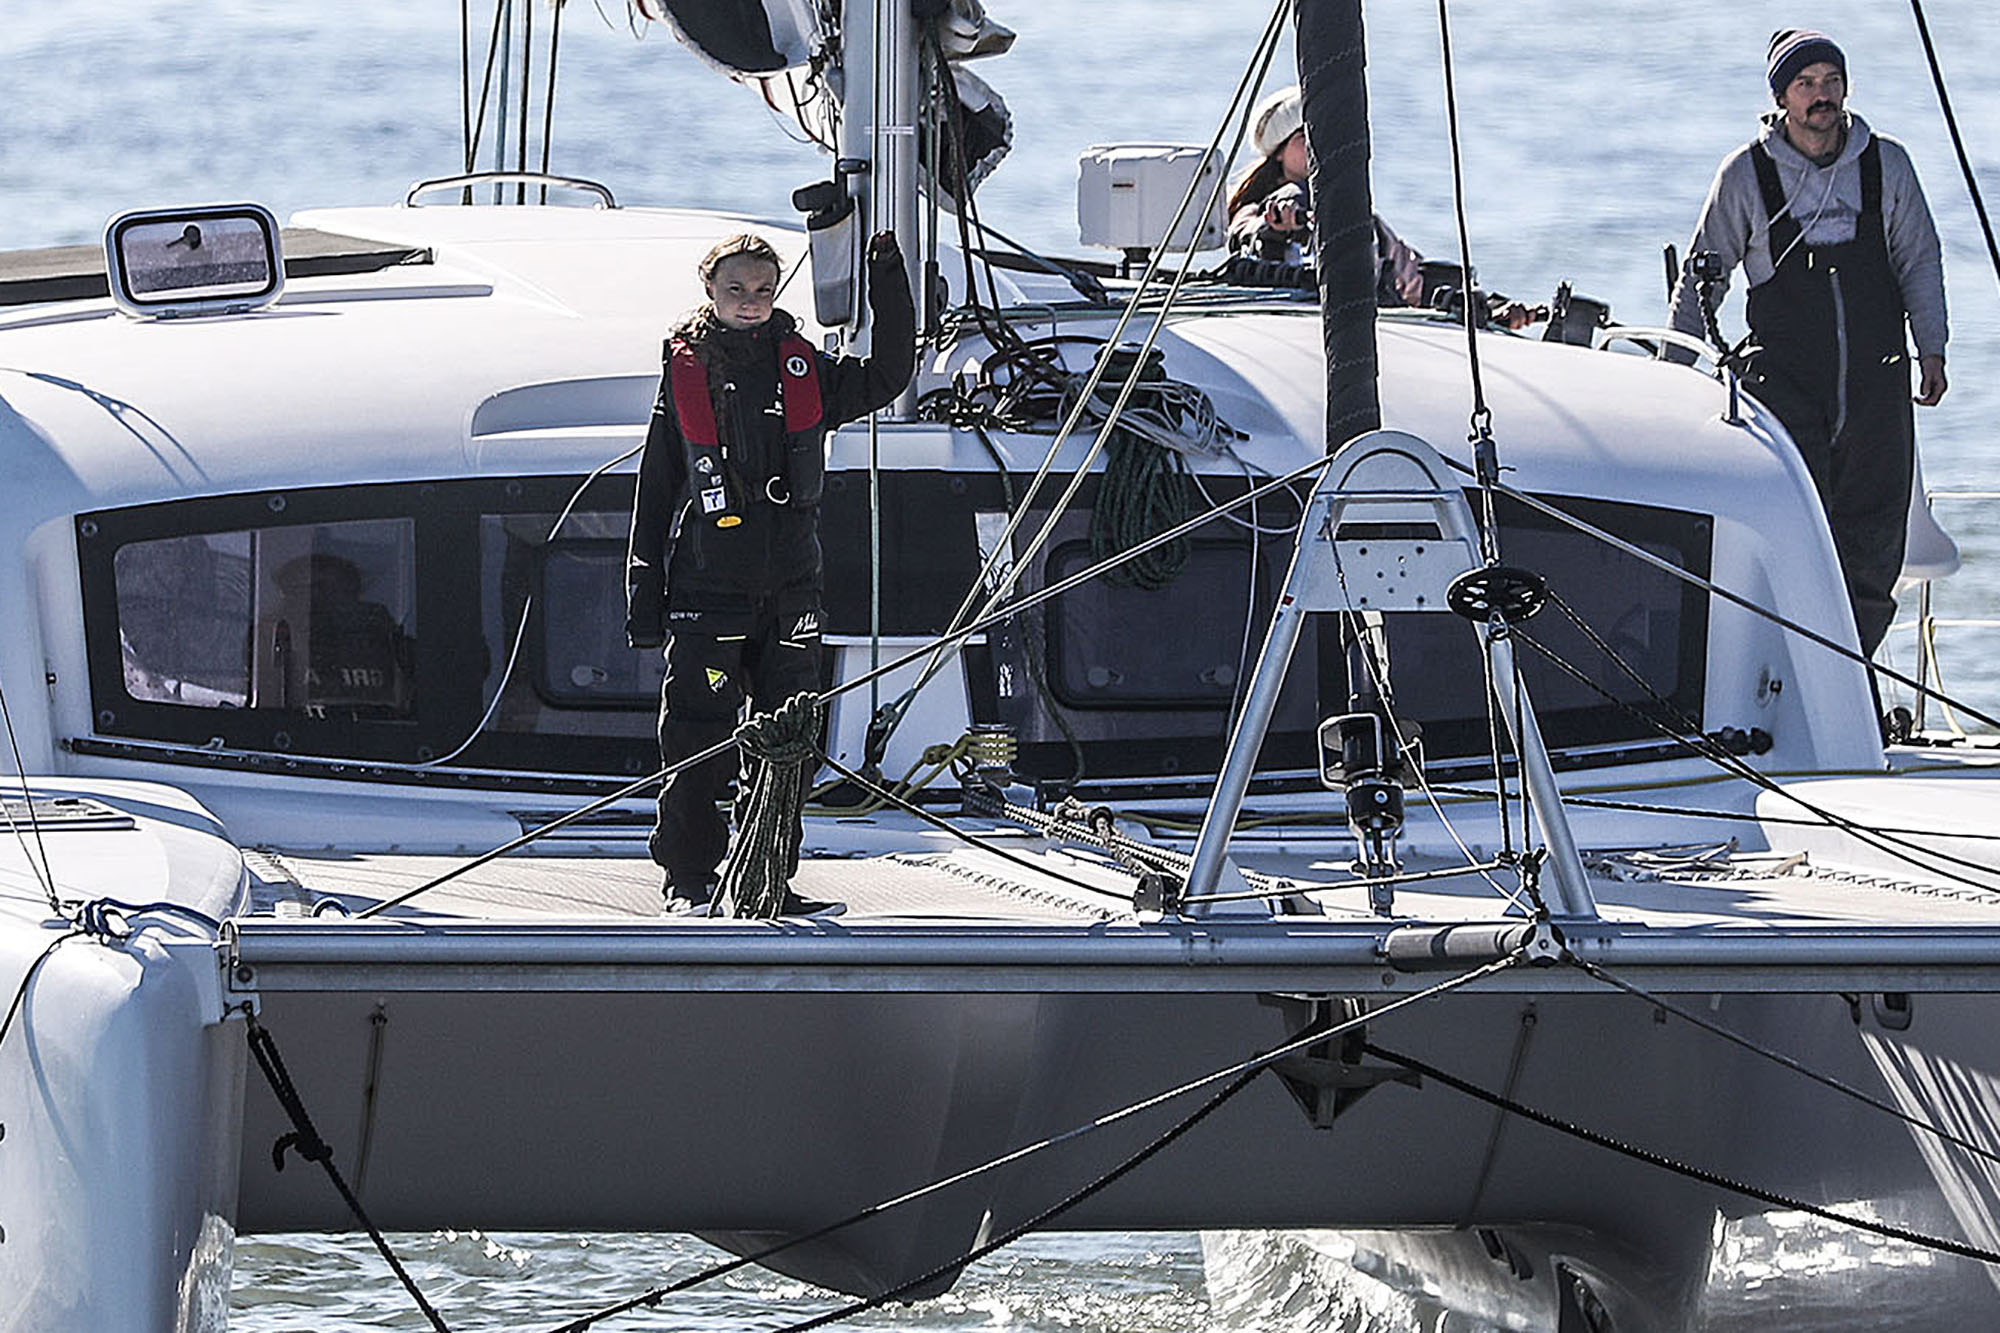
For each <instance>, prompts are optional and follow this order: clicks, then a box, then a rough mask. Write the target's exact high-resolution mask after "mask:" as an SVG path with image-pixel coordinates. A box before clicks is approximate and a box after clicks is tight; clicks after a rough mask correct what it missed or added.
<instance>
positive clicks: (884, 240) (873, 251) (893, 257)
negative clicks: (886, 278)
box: [868, 231, 903, 264]
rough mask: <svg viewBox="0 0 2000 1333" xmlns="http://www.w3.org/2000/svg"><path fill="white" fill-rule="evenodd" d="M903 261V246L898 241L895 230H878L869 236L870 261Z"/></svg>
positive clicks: (879, 262) (873, 262)
mask: <svg viewBox="0 0 2000 1333" xmlns="http://www.w3.org/2000/svg"><path fill="white" fill-rule="evenodd" d="M891 261H894V262H895V263H898V264H900V263H902V262H903V247H902V246H900V245H898V244H897V243H896V233H895V232H893V231H878V232H876V233H875V234H874V235H873V236H870V237H869V238H868V262H869V263H871V264H882V263H888V262H891Z"/></svg>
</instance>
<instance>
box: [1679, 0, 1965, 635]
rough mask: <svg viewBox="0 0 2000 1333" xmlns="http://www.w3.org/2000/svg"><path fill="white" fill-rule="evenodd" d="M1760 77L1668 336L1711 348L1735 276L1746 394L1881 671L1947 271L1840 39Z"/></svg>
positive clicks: (1900, 157) (1912, 179)
mask: <svg viewBox="0 0 2000 1333" xmlns="http://www.w3.org/2000/svg"><path fill="white" fill-rule="evenodd" d="M1765 77H1766V79H1767V81H1768V82H1769V84H1770V90H1771V95H1772V97H1773V98H1774V99H1775V100H1776V102H1777V106H1776V107H1775V108H1774V109H1772V110H1771V111H1768V112H1766V113H1765V115H1764V117H1763V129H1762V130H1761V132H1760V133H1759V134H1758V136H1757V138H1756V140H1755V141H1754V142H1752V143H1750V144H1748V145H1746V146H1744V147H1742V148H1739V149H1737V150H1736V151H1735V152H1733V153H1731V154H1730V155H1729V156H1728V157H1727V158H1726V159H1724V160H1723V163H1722V166H1721V168H1720V170H1718V171H1717V172H1716V175H1715V183H1714V184H1713V185H1712V186H1711V187H1710V188H1709V192H1708V201H1707V202H1706V203H1705V204H1703V205H1702V211H1701V221H1700V222H1699V223H1698V224H1697V225H1696V227H1695V233H1694V239H1693V240H1692V241H1690V242H1689V243H1688V254H1689V259H1690V263H1689V270H1690V271H1689V272H1688V273H1684V274H1683V275H1682V276H1681V278H1680V280H1679V281H1678V282H1677V284H1676V286H1675V290H1674V297H1673V314H1672V318H1673V324H1674V327H1675V328H1677V329H1679V330H1681V331H1683V332H1685V333H1689V334H1692V335H1694V336H1696V337H1702V336H1704V334H1705V333H1707V332H1708V331H1709V317H1710V316H1711V315H1712V314H1713V311H1714V309H1715V306H1716V305H1717V304H1718V303H1719V302H1720V301H1721V300H1722V294H1723V291H1724V290H1725V289H1726V287H1727V284H1728V275H1729V273H1730V271H1731V270H1733V269H1734V268H1736V267H1737V266H1738V265H1739V264H1740V265H1741V266H1742V268H1743V275H1744V278H1745V279H1746V281H1747V282H1748V283H1749V288H1750V291H1749V298H1748V301H1749V308H1748V312H1747V313H1748V319H1749V324H1750V333H1751V342H1752V343H1753V344H1755V345H1754V347H1753V348H1752V350H1751V352H1750V355H1749V359H1748V363H1747V365H1746V367H1745V370H1744V383H1745V385H1746V387H1748V388H1749V390H1750V392H1751V393H1752V394H1753V395H1755V396H1756V398H1757V400H1758V401H1759V402H1761V403H1763V404H1764V405H1765V406H1766V407H1768V408H1770V409H1771V410H1772V411H1773V412H1775V413H1776V414H1777V416H1778V419H1779V420H1780V421H1782V422H1783V423H1784V425H1785V429H1786V431H1787V432H1788V433H1790V435H1791V437H1792V442H1793V443H1794V444H1796V445H1797V446H1798V449H1799V453H1800V455H1801V456H1802V457H1803V458H1804V460H1805V463H1806V467H1807V469H1808V470H1809V471H1810V472H1811V473H1812V478H1813V483H1814V485H1815V486H1816V487H1817V488H1818V490H1819V494H1820V500H1821V501H1822V503H1824V504H1825V506H1826V515H1827V522H1828V524H1829V526H1830V527H1831V528H1832V530H1833V542H1834V547H1835V549H1836V550H1837V551H1838V552H1839V554H1840V567H1841V572H1842V573H1843V575H1844V576H1845V577H1846V580H1847V593H1848V600H1849V601H1850V602H1851V603H1852V605H1853V608H1854V621H1855V629H1856V631H1857V633H1858V635H1859V638H1860V642H1861V649H1862V651H1863V652H1865V653H1873V652H1874V651H1875V648H1876V646H1877V645H1878V644H1880V643H1881V642H1882V638H1883V636H1884V635H1885V634H1886V633H1887V632H1888V629H1889V625H1890V623H1891V621H1892V620H1893V619H1894V616H1895V610H1896V603H1895V600H1894V599H1893V597H1892V596H1891V592H1892V590H1893V589H1894V587H1895V584H1896V579H1897V577H1898V576H1899V575H1900V573H1901V572H1902V567H1903V545H1904V539H1905V537H1906V535H1907V525H1908V514H1909V505H1910V477H1911V467H1912V460H1913V458H1914V456H1915V421H1914V414H1913V413H1912V412H1911V410H1910V405H1911V401H1912V399H1911V395H1910V354H1909V341H1908V339H1909V338H1914V339H1915V341H1916V346H1917V361H1918V380H1917V393H1916V398H1915V401H1916V402H1917V403H1920V404H1922V405H1924V406H1926V407H1929V406H1931V405H1933V404H1935V403H1936V402H1937V401H1938V400H1939V399H1940V398H1942V397H1944V393H1945V388H1946V380H1945V373H1944V348H1945V339H1946V337H1947V335H1948V333H1949V328H1948V326H1947V322H1946V318H1945V304H1944V261H1943V256H1942V254H1941V252H1940V247H1939V245H1938V234H1937V227H1936V225H1935V224H1934V223H1933V222H1932V220H1931V211H1930V206H1929V205H1928V204H1927V203H1926V202H1925V201H1924V192H1923V187H1922V186H1920V185H1919V184H1918V183H1917V173H1916V169H1915V168H1914V167H1912V166H1911V165H1910V155H1909V153H1908V152H1907V151H1905V150H1904V148H1903V145H1902V144H1900V143H1898V142H1896V141H1895V140H1894V139H1890V138H1887V137H1885V136H1882V135H1879V134H1875V133H1872V132H1871V131H1870V130H1869V128H1868V125H1867V122H1865V121H1863V120H1862V119H1861V117H1859V116H1857V115H1855V114H1854V113H1853V112H1851V111H1849V110H1848V109H1847V106H1846V102H1847V57H1846V56H1845V55H1844V54H1842V52H1841V49H1840V48H1839V47H1838V46H1836V45H1835V44H1834V43H1833V41H1832V39H1831V38H1829V37H1827V35H1826V34H1825V33H1822V32H1815V31H1813V30H1811V29H1807V28H1786V29H1784V30H1782V31H1780V32H1777V33H1773V34H1772V36H1771V46H1770V51H1769V53H1768V56H1767V60H1766V65H1765ZM1698 255H1706V256H1712V257H1713V259H1712V260H1710V261H1709V262H1708V263H1706V264H1705V265H1704V267H1705V268H1706V269H1707V276H1706V277H1703V276H1701V275H1699V274H1696V273H1695V272H1694V271H1693V270H1694V269H1695V268H1696V267H1697V266H1696V264H1695V263H1694V259H1695V257H1696V256H1698ZM1704 284H1706V291H1705V292H1704V291H1703V285H1704ZM1704 301H1705V302H1706V309H1704ZM1906 326H1907V337H1906Z"/></svg>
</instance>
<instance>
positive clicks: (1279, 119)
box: [1250, 84, 1306, 157]
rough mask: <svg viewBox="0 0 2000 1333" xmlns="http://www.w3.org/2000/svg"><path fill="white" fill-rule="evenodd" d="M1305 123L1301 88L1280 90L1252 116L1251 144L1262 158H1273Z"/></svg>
mask: <svg viewBox="0 0 2000 1333" xmlns="http://www.w3.org/2000/svg"><path fill="white" fill-rule="evenodd" d="M1305 123H1306V113H1305V106H1304V104H1303V103H1302V102H1301V101H1300V100H1299V89H1298V85H1297V84H1294V85H1292V86H1291V87H1290V88H1280V89H1279V90H1278V91H1277V92H1275V93H1272V94H1271V95H1270V96H1269V97H1267V98H1265V99H1264V100H1263V101H1261V102H1259V103H1258V104H1257V109H1256V110H1255V111H1253V112H1252V113H1251V114H1250V142H1251V143H1252V144H1253V145H1255V146H1256V149H1257V152H1258V153H1259V154H1261V155H1262V156H1264V157H1270V156H1271V155H1272V154H1274V153H1276V152H1277V151H1278V150H1279V149H1280V148H1283V147H1284V146H1285V140H1287V139H1289V138H1291V137H1292V136H1293V135H1294V134H1296V133H1298V132H1299V129H1300V127H1301V126H1303V125H1304V124H1305Z"/></svg>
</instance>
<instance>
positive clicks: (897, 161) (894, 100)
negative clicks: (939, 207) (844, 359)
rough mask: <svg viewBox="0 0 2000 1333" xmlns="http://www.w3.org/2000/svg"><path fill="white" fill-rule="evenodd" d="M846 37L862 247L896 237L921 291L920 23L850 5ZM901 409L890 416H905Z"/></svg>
mask: <svg viewBox="0 0 2000 1333" xmlns="http://www.w3.org/2000/svg"><path fill="white" fill-rule="evenodd" d="M844 24H845V26H844V30H843V31H842V33H841V47H842V76H843V80H844V89H843V97H842V116H841V121H840V157H841V160H842V163H843V164H866V166H865V173H866V174H865V177H864V179H865V181H866V185H865V187H864V188H860V189H858V190H856V202H857V204H859V205H860V208H861V217H862V225H861V226H860V227H858V228H856V233H857V237H858V241H857V243H859V244H865V243H866V238H867V237H869V236H871V235H873V234H874V233H876V232H878V231H883V230H888V231H893V232H895V233H896V236H897V238H898V239H899V240H901V241H902V243H903V259H904V263H905V264H907V265H909V266H910V269H911V272H910V290H912V291H919V290H921V289H920V288H919V287H918V286H917V273H916V264H917V262H918V261H919V259H920V258H921V255H920V247H919V246H918V245H917V191H918V179H917V101H918V98H917V85H918V68H917V26H916V25H917V19H916V18H915V16H914V15H913V14H912V13H911V12H910V6H909V4H907V3H901V4H898V3H894V2H893V0H891V2H889V3H884V0H865V2H864V3H856V4H849V5H848V6H846V8H845V12H844ZM845 332H846V343H847V347H848V350H849V351H851V352H853V353H855V354H857V355H865V354H866V353H867V351H868V350H869V328H868V303H867V302H866V301H856V302H855V305H854V317H853V320H852V322H850V323H849V324H848V326H847V328H846V331H845ZM902 407H903V404H901V403H899V404H898V405H897V407H896V408H894V409H892V410H891V413H890V415H893V416H905V415H907V413H905V412H904V411H903V410H902Z"/></svg>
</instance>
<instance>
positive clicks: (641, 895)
mask: <svg viewBox="0 0 2000 1333" xmlns="http://www.w3.org/2000/svg"><path fill="white" fill-rule="evenodd" d="M986 836H987V841H986V842H985V843H984V845H980V846H971V845H967V844H964V843H960V842H957V841H955V840H952V839H949V838H946V837H943V836H942V835H937V836H934V837H930V838H928V839H927V838H925V837H923V836H921V835H919V836H911V835H910V834H908V833H904V834H902V835H900V836H899V837H898V839H897V842H898V843H900V844H901V845H900V846H899V847H897V848H896V849H894V850H877V849H866V850H864V849H860V848H856V849H850V850H844V851H841V852H838V853H835V854H827V853H826V852H825V850H824V849H822V851H821V853H820V854H818V855H814V854H811V853H810V852H809V853H808V854H807V856H806V857H805V858H804V859H803V860H802V861H801V863H800V866H799V872H798V875H797V877H796V878H795V879H794V881H793V888H794V889H795V891H796V892H798V893H799V894H801V895H802V896H804V897H808V898H814V899H819V900H822V901H832V902H837V903H840V904H843V905H844V910H843V911H842V912H841V917H842V919H843V921H845V922H847V923H860V922H881V923H884V924H919V923H923V922H934V923H937V924H939V925H950V924H953V923H974V922H1002V923H1006V924H1009V925H1028V926H1033V925H1050V926H1076V925H1088V924H1092V923H1099V922H1115V921H1131V920H1134V919H1135V918H1137V917H1139V916H1140V915H1141V914H1140V913H1139V912H1137V911H1136V910H1135V908H1134V905H1133V893H1134V887H1135V874H1134V872H1133V870H1132V869H1131V868H1129V867H1128V866H1125V865H1121V864H1119V863H1118V862H1117V861H1115V860H1114V859H1112V858H1111V857H1110V856H1108V855H1107V854H1105V853H1102V852H1098V851H1096V850H1094V849H1091V848H1088V847H1071V846H1066V845H1062V844H1057V843H1054V842H1051V841H1047V840H1044V839H1042V838H1040V837H1038V836H1035V835H1033V834H1025V833H1021V832H1018V831H1016V832H1006V833H1000V834H998V835H997V836H995V835H994V834H993V833H992V832H991V831H989V832H988V833H987V835H986ZM1180 849H1181V850H1185V844H1181V846H1180ZM1583 852H1584V858H1585V862H1586V865H1587V867H1588V869H1589V871H1590V879H1591V887H1592V892H1593V894H1594V895H1595V897H1596V900H1597V903H1598V906H1599V909H1600V911H1601V913H1602V914H1603V916H1604V917H1605V918H1606V920H1608V921H1613V922H1618V923H1621V924H1639V925H1645V926H1649V927H1655V928H1662V929H1672V928H1676V927H1680V928H1700V927H1711V928H1712V927H1727V926H1730V925H1743V926H1755V927H1757V928H1759V929H1768V928H1770V927H1772V926H1774V925H1778V926H1783V925H1795V926H1809V925H1815V924H1818V925H1857V924H1869V923H1898V924H1907V925H1924V926H1928V925H1946V924H1950V923H1955V922H1962V923H1966V924H1973V925H1984V926H1991V925H1994V924H1996V923H2000V890H1996V889H1992V888H1986V887H1982V886H1981V885H1979V884H1977V883H1970V882H1965V880H1963V879H1954V878H1951V877H1948V876H1930V875H1925V874H1923V873H1921V872H1920V871H1919V870H1918V869H1917V868H1916V867H1914V866H1911V867H1906V868H1905V872H1904V873H1900V874H1899V873H1895V872H1893V871H1889V872H1883V871H1879V870H1873V869H1865V868H1858V867H1853V866H1847V865H1841V864H1836V863H1834V862H1831V861H1827V860H1825V859H1824V858H1821V857H1819V856H1816V855H1814V854H1813V853H1811V852H1806V851H1790V852H1784V851H1745V850H1741V849H1738V848H1734V847H1732V846H1730V845H1729V844H1728V843H1727V842H1726V841H1724V842H1715V843H1704V844H1693V845H1687V846H1681V847H1661V848H1656V849H1652V850H1637V851H1635V850H1630V849H1626V848H1618V849H1610V850H1594V849H1592V848H1590V847H1589V846H1587V845H1586V846H1585V847H1584V849H1583ZM1232 855H1233V856H1234V857H1235V859H1236V860H1237V861H1238V862H1239V863H1240V864H1242V865H1243V866H1244V867H1245V868H1247V869H1250V870H1251V871H1253V872H1254V873H1255V875H1256V876H1257V883H1258V885H1259V886H1260V887H1263V888H1268V889H1271V890H1272V898H1273V899H1279V900H1282V902H1283V904H1284V907H1285V910H1286V913H1288V914H1306V915H1318V916H1324V917H1327V918H1331V919H1334V920H1348V921H1352V922H1356V923H1361V922H1374V923H1377V924H1384V923H1382V922H1381V918H1379V917H1377V916H1376V915H1375V914H1374V913H1373V912H1372V911H1371V909H1370V906H1369V895H1368V886H1367V883H1366V881H1364V880H1362V879H1360V878H1358V877H1357V876H1356V875H1355V874H1354V872H1353V870H1352V869H1351V868H1350V866H1349V859H1350V858H1351V856H1352V844H1351V843H1343V842H1341V841H1340V840H1339V839H1338V838H1337V837H1336V836H1334V835H1333V834H1332V833H1331V831H1328V832H1326V833H1325V834H1324V836H1321V837H1318V838H1314V837H1298V836H1293V837H1287V838H1285V839H1283V840H1282V841H1274V842H1272V843H1271V844H1269V845H1268V846H1265V847H1261V848H1260V847H1259V846H1257V844H1256V842H1255V840H1254V839H1253V840H1250V841H1248V842H1247V843H1239V844H1238V845H1237V846H1236V847H1235V848H1234V849H1233V851H1232ZM469 859H470V858H467V857H464V856H451V855H426V854H415V853H402V852H383V853H330V852H325V851H303V850H286V849H273V848H260V849H252V850H250V851H247V852H246V853H245V860H246V863H247V865H248V867H249V869H250V873H251V876H252V887H253V893H254V899H253V900H254V904H255V910H256V911H257V912H258V913H260V914H262V913H269V914H275V915H281V916H284V915H299V914H302V913H306V912H310V911H311V910H312V908H313V907H314V906H315V905H316V904H319V903H321V902H323V901H324V900H326V899H334V900H337V901H338V902H339V903H340V904H341V905H342V906H344V907H346V908H347V909H348V910H349V911H350V912H360V911H363V910H366V909H367V908H369V907H371V906H373V905H375V904H378V903H382V902H385V901H388V900H391V899H398V898H401V897H402V896H403V895H406V894H410V893H411V891H412V890H418V889H422V891H421V892H420V893H418V894H416V896H414V897H412V898H411V899H410V900H409V901H408V902H405V903H400V904H398V905H397V906H395V907H392V908H390V909H388V912H387V913H385V915H395V916H398V917H428V918H460V919H486V920H496V921H515V922H526V921H535V920H556V919H561V920H572V921H573V920H577V919H580V918H583V919H587V918H604V917H610V918H618V919H622V920H626V921H631V920H635V919H646V918H658V917H660V916H661V915H662V911H661V908H662V898H661V876H660V871H659V869H658V867H656V866H655V865H654V864H653V862H652V861H651V860H650V859H648V858H647V856H646V854H645V852H644V849H643V847H639V846H630V847H623V848H609V849H607V848H603V847H594V848H589V849H557V850H552V851H547V852H541V851H538V852H535V853H532V854H515V855H511V856H507V857H501V858H496V859H493V860H490V861H487V862H484V863H483V864H478V865H474V866H472V868H470V869H466V868H465V867H466V866H467V864H468V861H469ZM1454 864H1456V865H1458V866H1463V864H1464V862H1463V860H1460V861H1458V862H1456V863H1453V862H1448V861H1445V860H1444V859H1442V858H1439V857H1435V856H1424V855H1421V854H1419V855H1414V856H1411V857H1409V858H1408V861H1407V864H1406V865H1405V867H1404V870H1405V873H1409V874H1421V873H1424V872H1439V871H1449V870H1451V869H1452V868H1453V866H1454ZM446 876H449V878H445V877H446ZM1987 878H1990V876H1988V877H1987ZM439 881H442V882H439ZM1515 885H1516V877H1515V875H1514V873H1513V872H1511V871H1496V872H1492V873H1490V874H1481V873H1476V872H1470V871H1468V872H1464V873H1460V874H1456V875H1450V876H1449V877H1447V878H1439V879H1433V880H1425V881H1421V882H1417V883H1412V884H1405V885H1401V886H1399V887H1398V889H1397V891H1396V896H1395V910H1394V915H1395V917H1396V918H1399V919H1402V920H1405V921H1411V920H1414V921H1431V922H1460V921H1478V920H1494V919H1498V918H1501V917H1503V916H1519V915H1521V914H1522V907H1521V904H1522V902H1523V901H1524V900H1523V899H1522V897H1521V895H1520V894H1519V892H1518V890H1516V888H1515ZM425 886H431V887H425ZM1217 910H1218V911H1220V912H1223V913H1226V914H1227V915H1229V916H1230V918H1231V919H1232V920H1234V921H1241V920H1243V919H1245V918H1246V917H1261V916H1263V915H1264V914H1265V907H1264V901H1263V900H1258V901H1253V902H1250V903H1236V904H1220V905H1218V907H1217ZM673 920H675V921H676V922H685V923H686V924H689V925H699V924H703V923H702V922H700V921H699V920H696V919H690V918H685V917H676V918H673Z"/></svg>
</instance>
